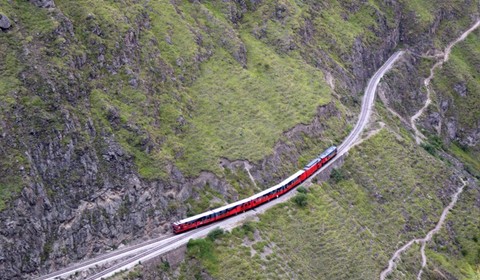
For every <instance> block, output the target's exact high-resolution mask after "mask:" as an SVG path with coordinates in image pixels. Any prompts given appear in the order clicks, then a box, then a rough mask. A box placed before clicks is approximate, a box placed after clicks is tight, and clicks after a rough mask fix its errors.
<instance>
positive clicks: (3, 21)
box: [0, 14, 12, 30]
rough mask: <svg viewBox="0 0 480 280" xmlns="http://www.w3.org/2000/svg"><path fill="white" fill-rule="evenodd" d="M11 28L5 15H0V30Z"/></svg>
mask: <svg viewBox="0 0 480 280" xmlns="http://www.w3.org/2000/svg"><path fill="white" fill-rule="evenodd" d="M11 26H12V24H11V22H10V19H8V17H7V16H6V15H2V14H0V29H2V30H6V29H9V28H10V27H11Z"/></svg>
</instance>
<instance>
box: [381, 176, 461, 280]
mask: <svg viewBox="0 0 480 280" xmlns="http://www.w3.org/2000/svg"><path fill="white" fill-rule="evenodd" d="M459 178H460V180H461V181H462V183H463V184H462V186H460V187H459V188H458V189H457V192H456V193H455V194H454V195H453V196H452V200H451V201H450V203H449V204H448V206H447V207H445V209H443V212H442V215H441V216H440V219H439V220H438V223H437V225H436V226H435V227H434V228H433V229H432V230H431V231H429V232H428V233H427V235H426V236H425V237H424V238H415V239H412V240H410V241H408V242H407V244H405V245H403V246H402V247H401V248H400V249H398V250H397V251H396V252H395V253H394V254H393V256H392V258H391V259H390V260H389V261H388V267H387V268H386V269H385V270H384V271H382V273H381V274H380V279H381V280H385V278H386V277H387V276H388V275H389V274H390V273H392V271H393V269H395V267H396V264H395V261H396V260H397V259H398V258H400V255H401V254H403V253H404V252H405V251H407V250H408V249H409V248H410V247H411V246H412V245H413V244H418V243H421V244H422V247H421V250H420V251H421V254H422V267H421V268H420V271H419V272H418V275H417V279H418V280H419V279H421V277H422V273H423V268H424V267H425V266H426V265H427V256H426V255H425V244H426V243H427V242H429V241H430V240H431V239H432V237H433V235H434V234H436V233H437V232H438V231H440V229H441V228H442V226H443V223H444V222H445V219H446V218H447V215H448V213H449V212H450V210H451V209H452V208H453V206H455V204H456V203H457V200H458V196H459V195H460V194H461V193H462V192H463V189H464V188H465V186H466V185H467V182H466V181H465V180H463V178H461V177H459Z"/></svg>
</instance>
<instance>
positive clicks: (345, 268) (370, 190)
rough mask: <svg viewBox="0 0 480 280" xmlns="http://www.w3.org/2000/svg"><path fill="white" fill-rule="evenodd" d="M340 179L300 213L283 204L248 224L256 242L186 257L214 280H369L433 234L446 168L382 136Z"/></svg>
mask: <svg viewBox="0 0 480 280" xmlns="http://www.w3.org/2000/svg"><path fill="white" fill-rule="evenodd" d="M399 133H401V131H399ZM340 173H341V176H340V177H338V178H337V180H333V179H332V180H330V181H329V182H327V183H323V184H321V185H317V186H314V187H312V188H311V191H310V193H309V194H308V206H306V207H305V208H299V207H298V206H297V205H295V203H293V202H288V203H285V204H282V205H280V206H277V207H275V208H274V209H271V210H269V211H267V213H266V214H265V215H262V216H260V221H259V222H258V223H257V222H252V223H250V225H251V226H252V227H253V228H254V229H255V231H257V232H256V233H255V234H253V233H251V232H250V233H249V232H245V231H244V229H242V228H240V229H237V230H234V231H233V232H232V233H231V234H228V235H226V236H224V237H222V238H221V239H220V240H218V241H216V243H215V246H212V247H211V248H208V251H209V252H208V254H207V255H209V258H204V256H203V255H198V254H196V253H195V252H197V251H195V250H194V249H192V248H189V251H190V252H194V253H195V254H193V256H194V257H196V258H199V259H201V260H202V263H203V265H204V266H205V268H207V270H208V272H209V273H211V274H212V276H213V277H215V278H218V279H227V278H231V277H233V278H234V279H255V277H257V278H258V279H272V278H273V279H285V278H296V279H374V278H376V277H378V275H379V273H380V271H381V270H382V269H383V268H384V266H385V265H386V263H387V260H388V258H389V257H390V255H391V254H392V253H393V251H394V250H395V249H396V248H397V247H398V246H399V245H400V244H403V243H404V242H405V241H406V240H409V239H411V238H413V237H420V236H424V235H425V234H426V231H427V230H429V229H431V228H433V226H434V224H435V223H436V221H437V218H438V217H439V215H440V213H441V211H442V209H443V207H444V206H445V203H447V200H448V196H447V195H446V194H444V193H443V192H442V190H445V189H448V187H447V185H448V184H450V176H451V172H450V171H449V170H448V167H447V166H446V165H445V164H444V163H442V162H441V161H439V160H437V159H435V158H434V157H431V156H429V155H428V153H426V151H424V150H423V149H422V148H419V147H416V146H415V144H414V143H413V141H412V139H411V138H410V137H408V136H400V134H397V133H394V132H391V131H387V130H385V129H384V130H382V131H381V132H380V133H379V134H377V135H375V136H374V137H373V138H371V139H369V140H367V141H366V142H364V143H363V144H361V145H360V146H358V147H357V148H354V149H353V150H352V151H351V153H350V155H349V156H348V157H347V158H346V161H345V164H344V167H342V169H341V171H340ZM251 243H253V244H251ZM192 246H193V247H195V244H193V245H192ZM252 248H253V249H252ZM254 251H255V252H256V253H253V252H254ZM271 251H273V252H272V253H271V254H267V255H265V256H264V257H262V253H261V252H264V254H265V252H271ZM200 252H202V250H201V249H200V251H199V252H197V253H200ZM251 255H252V258H251V259H249V258H247V257H249V256H251Z"/></svg>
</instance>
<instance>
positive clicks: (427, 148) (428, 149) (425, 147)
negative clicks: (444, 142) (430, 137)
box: [421, 143, 437, 156]
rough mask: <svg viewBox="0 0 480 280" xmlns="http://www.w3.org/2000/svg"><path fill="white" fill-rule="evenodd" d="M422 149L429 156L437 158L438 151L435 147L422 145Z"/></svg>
mask: <svg viewBox="0 0 480 280" xmlns="http://www.w3.org/2000/svg"><path fill="white" fill-rule="evenodd" d="M421 146H422V148H424V149H425V151H427V152H428V153H429V154H431V155H432V156H435V155H436V154H437V150H436V149H435V147H434V146H432V145H430V144H428V143H427V144H422V145H421Z"/></svg>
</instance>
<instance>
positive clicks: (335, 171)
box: [330, 168, 345, 183]
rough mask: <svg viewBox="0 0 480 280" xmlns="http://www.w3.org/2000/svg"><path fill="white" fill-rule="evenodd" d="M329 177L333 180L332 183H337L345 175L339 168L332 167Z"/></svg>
mask: <svg viewBox="0 0 480 280" xmlns="http://www.w3.org/2000/svg"><path fill="white" fill-rule="evenodd" d="M330 179H331V180H333V182H334V183H338V182H340V181H342V180H343V179H345V175H343V171H342V170H341V169H336V168H334V169H332V173H330Z"/></svg>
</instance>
